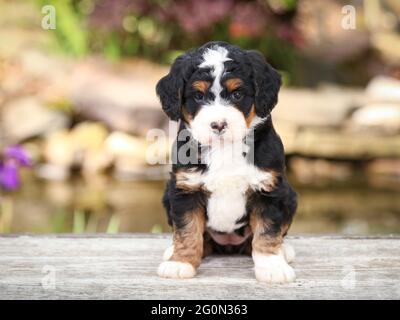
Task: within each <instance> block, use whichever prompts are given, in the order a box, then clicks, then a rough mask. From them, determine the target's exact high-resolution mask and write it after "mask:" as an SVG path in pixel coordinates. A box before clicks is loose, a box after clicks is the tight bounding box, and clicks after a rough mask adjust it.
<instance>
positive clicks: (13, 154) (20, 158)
mask: <svg viewBox="0 0 400 320" xmlns="http://www.w3.org/2000/svg"><path fill="white" fill-rule="evenodd" d="M4 158H5V159H6V161H7V159H13V160H15V161H17V162H18V164H19V165H20V166H24V167H28V166H30V165H31V160H30V159H29V156H28V155H27V153H26V152H25V151H24V149H22V148H21V146H19V145H14V146H8V147H7V148H6V149H5V150H4Z"/></svg>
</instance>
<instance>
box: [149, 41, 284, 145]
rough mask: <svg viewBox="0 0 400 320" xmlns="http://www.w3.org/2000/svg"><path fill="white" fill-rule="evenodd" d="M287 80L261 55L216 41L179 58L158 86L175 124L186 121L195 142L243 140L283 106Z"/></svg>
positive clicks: (206, 143) (164, 108)
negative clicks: (281, 100) (282, 87)
mask: <svg viewBox="0 0 400 320" xmlns="http://www.w3.org/2000/svg"><path fill="white" fill-rule="evenodd" d="M280 85H281V77H280V75H279V74H278V73H277V71H276V70H275V69H273V68H272V67H271V66H270V65H269V64H268V63H267V62H266V61H265V59H264V57H263V56H262V55H261V54H260V53H258V52H256V51H244V50H241V49H240V48H238V47H236V46H233V45H229V44H227V43H224V42H210V43H207V44H205V45H204V46H202V47H200V48H199V49H197V50H193V51H190V52H187V53H185V54H183V55H181V56H179V57H178V58H177V59H176V60H175V62H174V64H173V65H172V67H171V70H170V72H169V74H168V75H166V76H165V77H164V78H162V79H161V80H160V81H159V82H158V84H157V88H156V91H157V94H158V96H159V97H160V100H161V104H162V107H163V110H164V111H165V113H166V114H167V115H168V116H169V117H170V118H171V119H172V120H179V119H181V120H183V121H184V122H185V123H186V126H187V128H188V129H189V130H190V131H191V133H192V135H193V137H194V139H196V140H197V141H199V142H200V143H201V144H203V145H209V144H211V142H212V141H213V139H215V138H218V139H221V140H224V141H227V142H236V141H237V142H239V141H242V140H243V138H244V137H245V135H246V133H247V130H248V129H249V128H251V127H254V125H255V124H256V123H259V121H260V119H263V118H265V117H267V116H268V115H269V113H270V112H271V110H272V108H273V107H274V106H275V104H276V103H277V99H278V91H279V88H280Z"/></svg>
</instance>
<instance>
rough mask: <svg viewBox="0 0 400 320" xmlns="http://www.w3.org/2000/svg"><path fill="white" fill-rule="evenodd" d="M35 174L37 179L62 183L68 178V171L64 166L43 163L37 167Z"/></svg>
mask: <svg viewBox="0 0 400 320" xmlns="http://www.w3.org/2000/svg"><path fill="white" fill-rule="evenodd" d="M35 173H36V175H37V176H38V177H40V178H42V179H46V180H53V181H63V180H67V179H68V178H69V177H70V170H69V168H68V167H66V166H62V165H57V164H52V163H43V164H40V165H38V166H37V168H36V169H35Z"/></svg>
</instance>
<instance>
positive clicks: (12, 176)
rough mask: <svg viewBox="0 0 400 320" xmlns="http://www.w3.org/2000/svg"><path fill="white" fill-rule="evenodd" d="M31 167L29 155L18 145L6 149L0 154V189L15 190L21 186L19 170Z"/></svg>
mask: <svg viewBox="0 0 400 320" xmlns="http://www.w3.org/2000/svg"><path fill="white" fill-rule="evenodd" d="M30 165H31V160H30V159H29V157H28V155H27V153H26V152H25V151H24V150H23V149H22V148H21V147H20V146H18V145H14V146H9V147H7V148H5V150H4V152H3V153H2V154H1V153H0V188H3V189H5V190H15V189H17V188H18V187H19V185H20V178H19V168H20V167H28V166H30Z"/></svg>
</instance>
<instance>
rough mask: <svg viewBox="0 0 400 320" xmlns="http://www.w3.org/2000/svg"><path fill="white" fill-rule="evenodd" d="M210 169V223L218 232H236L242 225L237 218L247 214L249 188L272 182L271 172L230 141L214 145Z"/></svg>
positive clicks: (207, 183) (205, 177)
mask: <svg viewBox="0 0 400 320" xmlns="http://www.w3.org/2000/svg"><path fill="white" fill-rule="evenodd" d="M207 164H208V171H206V172H205V174H204V175H203V181H202V182H203V184H204V187H205V188H206V189H207V190H208V191H210V192H211V195H210V198H209V199H208V206H207V216H208V221H207V226H208V227H210V228H212V229H213V230H216V231H221V232H233V231H234V230H236V229H238V228H240V227H241V226H243V225H244V223H243V224H237V223H236V221H237V220H239V219H240V218H242V217H243V216H244V215H245V213H246V208H245V207H246V195H245V193H246V191H247V190H248V188H249V187H250V188H253V189H254V190H257V189H258V188H259V186H260V185H261V182H265V181H270V183H271V184H272V183H273V177H272V175H271V174H270V173H268V172H264V171H261V170H259V169H258V168H256V167H255V166H254V165H253V164H250V163H248V162H247V160H246V159H245V158H244V157H243V155H242V151H241V149H240V146H237V145H235V144H227V145H224V146H222V147H220V148H213V149H211V150H210V151H209V154H208V156H207Z"/></svg>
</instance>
